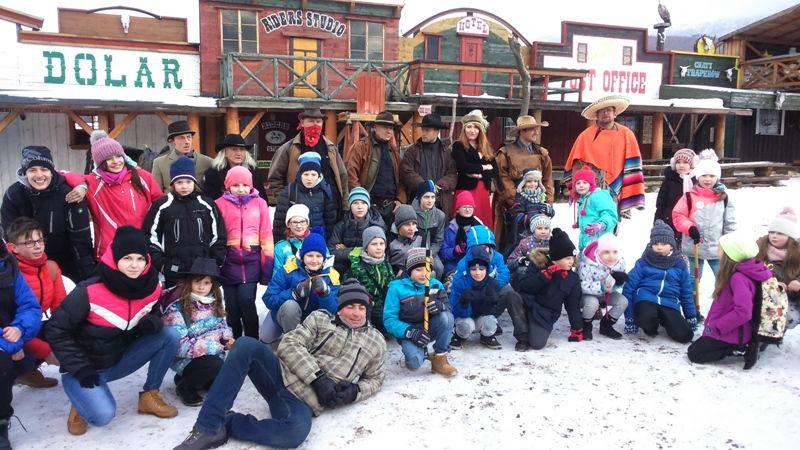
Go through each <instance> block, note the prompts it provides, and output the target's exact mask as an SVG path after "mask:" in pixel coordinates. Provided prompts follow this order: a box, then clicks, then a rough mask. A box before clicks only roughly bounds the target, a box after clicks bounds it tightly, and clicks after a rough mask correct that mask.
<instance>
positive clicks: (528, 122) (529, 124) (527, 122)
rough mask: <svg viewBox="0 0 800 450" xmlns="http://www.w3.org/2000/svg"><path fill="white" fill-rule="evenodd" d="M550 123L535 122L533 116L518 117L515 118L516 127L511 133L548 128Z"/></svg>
mask: <svg viewBox="0 0 800 450" xmlns="http://www.w3.org/2000/svg"><path fill="white" fill-rule="evenodd" d="M549 126H550V123H549V122H547V121H542V123H539V122H537V121H536V117H533V116H519V117H517V126H515V127H514V128H512V129H511V132H512V133H516V132H518V131H520V130H527V129H528V128H536V127H549Z"/></svg>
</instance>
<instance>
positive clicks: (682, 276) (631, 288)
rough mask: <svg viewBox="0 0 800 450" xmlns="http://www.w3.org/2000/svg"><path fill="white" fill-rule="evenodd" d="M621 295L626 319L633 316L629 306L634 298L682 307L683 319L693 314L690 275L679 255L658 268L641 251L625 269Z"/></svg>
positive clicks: (689, 317)
mask: <svg viewBox="0 0 800 450" xmlns="http://www.w3.org/2000/svg"><path fill="white" fill-rule="evenodd" d="M622 295H623V296H625V298H626V299H628V308H627V309H626V310H625V318H626V319H630V318H633V309H634V306H635V305H636V303H638V302H652V303H655V304H657V305H661V306H665V307H667V308H670V309H674V310H676V311H681V310H683V316H684V317H686V318H687V319H691V318H692V317H697V311H696V310H695V307H694V297H693V296H694V285H693V279H692V276H691V275H690V274H689V266H688V265H687V264H686V261H685V260H684V259H683V258H681V257H678V258H675V263H674V264H673V265H672V266H671V267H669V268H667V269H662V268H660V267H656V266H654V265H652V264H650V263H649V262H648V261H647V259H646V258H645V256H644V255H643V256H642V257H641V258H639V260H638V261H636V264H635V265H634V266H633V269H631V271H630V272H628V281H626V282H625V285H624V286H623V288H622Z"/></svg>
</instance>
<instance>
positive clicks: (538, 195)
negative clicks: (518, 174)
mask: <svg viewBox="0 0 800 450" xmlns="http://www.w3.org/2000/svg"><path fill="white" fill-rule="evenodd" d="M546 199H547V194H546V193H545V191H544V187H543V186H542V172H540V171H538V170H534V169H525V170H523V171H522V180H521V181H520V182H519V185H517V194H516V196H515V197H514V205H513V206H512V207H511V212H512V214H513V215H514V218H515V219H516V221H517V224H518V226H521V227H522V231H521V233H519V236H518V237H517V241H516V242H515V243H514V244H515V246H516V244H518V243H519V241H520V239H522V238H523V237H524V235H526V234H527V231H528V229H529V227H530V220H531V219H532V218H533V217H534V216H537V215H539V214H545V215H547V216H548V217H553V216H554V215H555V211H554V210H553V205H551V204H549V203H546Z"/></svg>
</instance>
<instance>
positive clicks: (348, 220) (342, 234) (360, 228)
mask: <svg viewBox="0 0 800 450" xmlns="http://www.w3.org/2000/svg"><path fill="white" fill-rule="evenodd" d="M372 226H377V227H381V228H383V230H384V231H386V224H385V223H383V217H381V215H380V214H379V213H378V212H377V211H375V209H374V208H371V207H370V208H369V209H368V210H367V217H365V218H364V220H362V221H360V222H359V221H358V220H356V219H355V217H353V213H350V212H348V213H347V214H345V216H344V219H342V220H341V221H339V222H337V223H336V225H334V227H333V232H332V233H331V238H330V239H328V246H329V247H330V248H331V249H332V248H334V247H335V246H336V244H344V246H345V247H347V248H349V249H352V248H354V247H361V244H362V243H363V241H362V236H361V235H362V234H363V233H364V230H366V229H367V227H372Z"/></svg>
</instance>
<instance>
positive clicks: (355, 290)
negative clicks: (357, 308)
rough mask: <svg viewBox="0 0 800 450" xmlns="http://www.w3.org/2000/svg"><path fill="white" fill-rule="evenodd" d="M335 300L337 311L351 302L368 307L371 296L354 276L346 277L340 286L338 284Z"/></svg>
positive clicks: (370, 302)
mask: <svg viewBox="0 0 800 450" xmlns="http://www.w3.org/2000/svg"><path fill="white" fill-rule="evenodd" d="M337 300H338V302H339V304H338V306H337V307H336V310H337V311H339V310H341V309H342V308H344V307H345V306H347V305H349V304H352V303H360V304H362V305H364V307H365V308H369V307H370V305H371V304H372V298H371V297H370V295H369V293H368V292H367V290H366V289H364V286H362V285H361V283H360V282H359V281H358V280H356V279H355V278H348V279H346V280H344V281H343V282H342V284H341V286H339V296H338V297H337Z"/></svg>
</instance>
